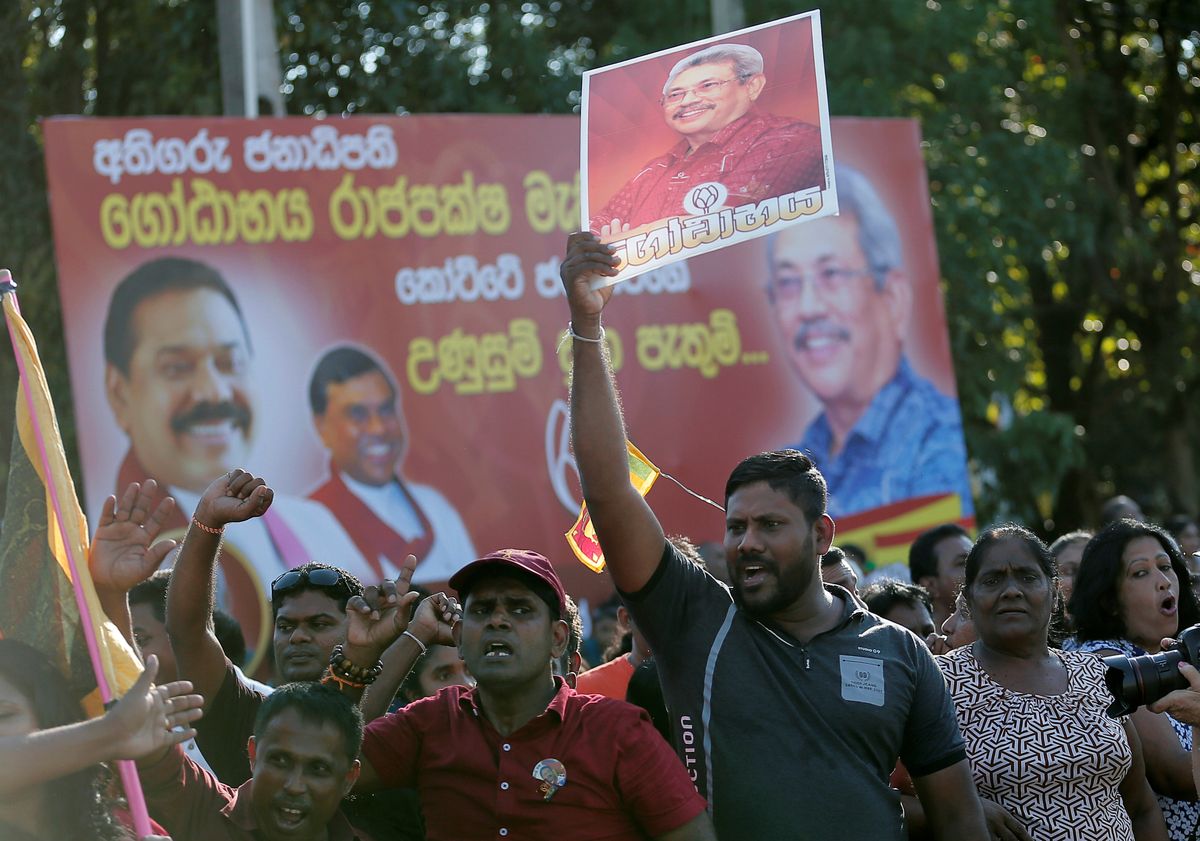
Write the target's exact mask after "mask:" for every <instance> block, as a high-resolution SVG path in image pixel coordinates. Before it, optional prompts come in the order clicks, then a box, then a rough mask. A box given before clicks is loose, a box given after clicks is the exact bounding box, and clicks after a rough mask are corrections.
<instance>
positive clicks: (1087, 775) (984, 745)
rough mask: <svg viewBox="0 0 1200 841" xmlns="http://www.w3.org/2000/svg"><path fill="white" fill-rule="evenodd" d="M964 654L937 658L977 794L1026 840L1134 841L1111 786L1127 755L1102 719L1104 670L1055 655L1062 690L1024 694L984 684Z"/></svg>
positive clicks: (967, 650) (1119, 733)
mask: <svg viewBox="0 0 1200 841" xmlns="http://www.w3.org/2000/svg"><path fill="white" fill-rule="evenodd" d="M972 648H973V646H969V645H968V646H966V647H964V648H959V649H956V650H955V651H952V652H951V653H949V654H946V655H943V656H939V657H938V658H936V659H937V661H938V665H939V666H941V667H942V673H943V674H944V675H945V677H946V684H947V685H948V687H949V689H950V694H951V695H953V696H954V704H955V707H956V708H957V710H958V724H959V727H960V728H961V729H962V733H963V737H964V738H965V739H966V741H967V756H968V758H969V759H970V760H971V771H972V772H973V774H974V776H975V784H976V785H977V786H978V788H979V793H980V794H981V795H982V796H984V797H986V798H988V799H989V800H993V801H995V802H997V803H999V804H1000V805H1001V806H1003V807H1004V808H1005V809H1007V810H1008V811H1009V812H1010V813H1011V814H1012V815H1013V817H1014V818H1016V819H1017V821H1018V822H1019V823H1020V824H1021V825H1022V826H1023V827H1025V831H1026V832H1028V833H1029V835H1030V837H1032V838H1033V839H1034V841H1052V840H1053V841H1096V839H1105V841H1132V839H1133V826H1132V824H1131V823H1130V820H1129V814H1128V813H1127V812H1126V811H1125V804H1124V802H1123V801H1122V800H1121V794H1120V792H1119V790H1118V789H1119V787H1120V785H1121V781H1122V780H1124V779H1125V775H1126V774H1127V773H1128V772H1129V769H1130V767H1131V765H1132V764H1133V753H1132V752H1131V750H1130V748H1129V741H1128V739H1126V737H1125V731H1124V729H1123V727H1122V723H1121V722H1120V721H1116V720H1113V719H1111V718H1109V717H1108V716H1106V715H1105V714H1104V708H1105V707H1106V706H1107V705H1108V703H1109V696H1108V690H1107V689H1106V688H1105V686H1104V667H1103V664H1101V663H1100V662H1099V661H1098V660H1097V659H1096V658H1095V657H1092V656H1090V655H1087V654H1074V653H1067V652H1054V653H1055V654H1056V655H1057V656H1058V657H1059V659H1061V660H1062V663H1063V665H1064V666H1065V667H1066V669H1067V674H1068V683H1067V690H1066V691H1065V692H1063V693H1062V694H1061V695H1026V694H1024V693H1021V692H1014V691H1012V690H1011V689H1006V688H1005V687H1003V686H1001V685H1000V684H998V683H996V682H995V681H994V680H992V679H991V677H989V676H988V674H987V672H986V671H984V669H983V667H982V666H980V665H979V662H978V661H977V660H976V659H975V655H974V653H973V651H972Z"/></svg>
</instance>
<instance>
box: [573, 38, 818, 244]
mask: <svg viewBox="0 0 1200 841" xmlns="http://www.w3.org/2000/svg"><path fill="white" fill-rule="evenodd" d="M766 86H767V76H766V74H765V73H764V68H763V57H762V54H761V53H760V52H759V51H758V50H756V49H754V48H753V47H750V46H746V45H744V44H715V45H713V46H711V47H706V48H705V49H703V50H700V51H699V52H695V53H692V54H691V55H688V56H685V57H684V58H682V59H680V60H679V61H678V62H677V63H676V64H675V66H674V67H673V68H672V69H671V72H670V73H669V74H667V79H666V82H665V83H664V84H663V89H662V96H661V97H660V98H659V100H658V104H659V106H660V107H661V109H662V117H663V119H664V120H665V121H666V123H667V125H668V126H670V127H671V128H672V129H673V130H674V131H675V132H676V133H677V134H678V135H679V138H680V139H679V141H678V142H677V143H676V144H675V145H674V146H672V147H671V149H670V150H669V151H668V152H667V153H666V154H663V155H659V156H657V157H655V158H653V159H651V160H649V161H647V162H646V163H645V164H644V165H643V166H642V167H641V168H640V169H639V170H638V171H637V172H636V173H635V174H634V175H633V177H632V178H630V179H629V180H628V181H626V182H625V184H624V186H623V187H621V189H620V190H618V191H617V193H616V194H615V195H614V196H613V197H612V198H611V199H609V201H608V202H607V203H606V204H605V205H604V207H603V208H602V209H601V210H600V212H599V213H596V214H594V215H593V216H592V217H591V219H590V227H591V230H592V231H593V232H594V233H595V234H597V235H598V236H599V237H600V238H601V239H603V240H605V241H609V240H611V239H615V238H616V237H618V236H619V235H621V234H623V233H626V232H630V231H634V230H637V229H640V228H642V227H645V226H649V225H652V224H653V223H655V222H659V221H662V220H665V219H670V218H672V217H681V216H693V215H697V214H698V213H707V212H711V211H714V210H718V209H720V208H722V207H737V206H739V205H742V204H746V203H747V202H757V201H761V200H762V199H765V198H769V197H771V196H782V195H787V194H789V193H794V192H796V191H797V190H803V189H807V188H809V187H820V188H822V189H824V186H825V178H824V170H823V157H822V152H821V131H820V129H819V128H818V127H817V126H814V125H811V124H809V123H806V122H804V121H803V120H797V119H794V118H792V117H782V116H776V115H774V114H770V113H767V112H766V111H765V110H763V109H762V108H760V107H757V106H756V104H755V103H756V101H757V100H758V98H759V96H760V95H761V94H762V93H763V90H764V88H766ZM702 184H717V185H719V187H720V189H719V190H718V191H717V192H716V195H718V196H720V198H719V199H718V200H717V201H716V202H711V201H709V202H707V203H706V205H705V206H704V207H703V208H699V207H696V206H695V204H694V203H693V202H692V201H691V200H690V199H689V194H690V193H691V192H692V190H694V189H695V188H696V187H697V186H700V185H702ZM709 195H710V196H711V195H713V193H712V192H711V191H710V192H709Z"/></svg>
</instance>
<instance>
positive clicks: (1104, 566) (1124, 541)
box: [1070, 520, 1200, 841]
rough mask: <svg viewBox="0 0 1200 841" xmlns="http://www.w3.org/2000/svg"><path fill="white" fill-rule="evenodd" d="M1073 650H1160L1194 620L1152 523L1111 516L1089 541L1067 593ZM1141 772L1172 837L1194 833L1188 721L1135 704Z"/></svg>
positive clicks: (1198, 810)
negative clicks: (1071, 591) (1075, 646)
mask: <svg viewBox="0 0 1200 841" xmlns="http://www.w3.org/2000/svg"><path fill="white" fill-rule="evenodd" d="M1070 611H1071V615H1072V616H1073V617H1074V619H1075V629H1076V640H1077V641H1078V643H1079V650H1080V651H1086V652H1091V653H1093V654H1097V655H1099V656H1101V657H1107V656H1108V655H1110V654H1124V655H1126V656H1128V657H1136V656H1140V655H1142V654H1147V653H1149V654H1155V653H1158V652H1159V651H1160V650H1161V643H1162V640H1163V638H1164V637H1174V636H1175V635H1176V634H1177V633H1178V632H1179V631H1180V630H1181V629H1183V628H1187V627H1188V626H1190V625H1194V624H1195V623H1196V622H1198V621H1200V609H1198V608H1197V605H1196V597H1195V595H1194V594H1193V592H1192V583H1191V579H1190V578H1189V576H1188V571H1187V566H1186V565H1185V563H1184V560H1183V555H1182V554H1181V553H1180V551H1179V547H1178V545H1177V544H1176V543H1175V541H1174V540H1173V539H1172V538H1171V537H1170V536H1169V535H1168V534H1167V533H1166V532H1165V531H1163V530H1162V529H1160V528H1159V527H1158V526H1153V525H1150V524H1148V523H1139V522H1137V521H1136V520H1118V521H1116V522H1115V523H1112V524H1110V525H1109V526H1108V527H1106V528H1105V529H1104V530H1103V531H1101V532H1100V533H1099V534H1097V535H1096V536H1095V537H1093V538H1092V539H1091V540H1090V541H1088V544H1087V546H1085V547H1084V550H1083V559H1082V561H1081V562H1080V566H1079V573H1078V574H1077V575H1076V577H1075V592H1074V594H1073V595H1072V596H1071V604H1070ZM1130 718H1131V719H1132V720H1133V725H1134V727H1135V728H1136V729H1137V733H1138V737H1139V738H1140V739H1141V741H1142V750H1143V752H1144V753H1145V757H1146V776H1147V777H1148V778H1149V780H1150V785H1151V786H1153V787H1154V790H1155V792H1157V794H1158V802H1159V805H1160V806H1161V807H1162V812H1163V817H1165V818H1166V821H1167V828H1168V829H1169V830H1170V833H1171V838H1172V840H1173V841H1185V839H1193V838H1196V837H1197V836H1198V835H1200V803H1197V802H1196V800H1197V796H1196V783H1195V781H1194V780H1193V778H1192V760H1191V750H1192V728H1190V727H1188V726H1187V725H1186V724H1184V723H1182V722H1180V721H1176V720H1175V719H1173V718H1171V717H1170V716H1168V715H1163V714H1158V713H1153V712H1151V711H1150V710H1148V709H1146V708H1145V707H1142V708H1140V709H1138V710H1137V712H1135V713H1134V714H1133V715H1132V716H1131V717H1130Z"/></svg>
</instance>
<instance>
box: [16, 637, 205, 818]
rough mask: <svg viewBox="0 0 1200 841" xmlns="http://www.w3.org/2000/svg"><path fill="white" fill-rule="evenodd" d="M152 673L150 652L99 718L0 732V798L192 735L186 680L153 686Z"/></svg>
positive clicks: (193, 708)
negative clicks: (121, 694) (133, 680)
mask: <svg viewBox="0 0 1200 841" xmlns="http://www.w3.org/2000/svg"><path fill="white" fill-rule="evenodd" d="M157 671H158V658H156V657H154V656H153V655H151V657H150V658H149V662H148V663H147V664H146V669H145V671H144V672H143V673H142V676H141V677H140V678H139V679H138V681H137V683H135V684H134V685H133V687H132V688H130V690H129V692H127V693H126V694H125V697H123V698H122V699H121V700H120V701H119V702H118V703H117V704H116V705H115V706H113V708H112V709H110V710H109V711H108V712H107V713H105V714H104V715H102V716H100V717H99V718H93V719H89V720H87V721H81V722H78V723H77V724H67V725H64V726H62V727H53V728H50V729H48V730H35V731H34V732H32V733H24V734H19V735H13V736H0V797H7V796H9V795H13V794H16V793H17V792H21V791H27V790H28V789H29V788H30V787H31V786H36V785H41V784H42V783H46V782H49V781H51V780H56V779H58V778H60V777H65V776H67V775H68V774H74V773H75V772H77V771H82V770H83V769H84V768H88V767H90V766H92V765H95V764H96V763H98V762H107V761H109V760H113V759H142V758H143V757H147V756H151V755H155V756H157V755H159V754H161V752H162V751H165V750H166V749H167V748H169V747H170V746H171V745H174V744H178V743H180V742H184V741H187V740H188V739H190V738H191V737H192V736H193V735H195V731H193V730H192V729H191V727H190V725H191V723H192V722H193V721H195V720H196V719H197V718H199V717H200V704H201V699H200V697H199V696H197V695H193V694H191V684H189V683H187V681H176V682H175V683H168V684H165V685H163V686H153V685H152V684H153V681H154V676H155V674H156V673H157ZM176 727H178V728H179V729H178V730H175V728H176Z"/></svg>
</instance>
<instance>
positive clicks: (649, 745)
mask: <svg viewBox="0 0 1200 841" xmlns="http://www.w3.org/2000/svg"><path fill="white" fill-rule="evenodd" d="M450 585H451V586H452V587H453V588H455V589H456V590H457V591H458V595H459V598H460V599H461V600H462V602H463V618H462V621H461V622H459V623H456V624H455V626H454V629H453V634H454V639H455V643H456V644H457V646H458V651H459V656H461V657H462V658H463V660H464V661H465V662H466V664H467V668H468V670H469V671H470V672H471V674H472V675H474V676H475V680H476V686H475V687H474V688H468V687H464V686H451V687H447V688H445V689H442V690H441V691H439V692H438V693H437V694H436V695H434V696H432V697H429V698H422V699H421V700H419V701H415V702H413V703H412V704H409V705H408V706H407V707H405V708H404V709H402V710H400V711H398V712H395V713H391V714H389V715H387V716H384V717H383V718H380V719H377V720H375V721H374V722H372V723H371V725H370V726H369V727H368V728H367V731H366V734H365V736H364V742H363V762H362V775H361V777H360V778H359V782H358V785H357V787H356V788H355V793H356V794H357V793H360V792H362V791H364V790H366V791H370V790H373V789H378V788H387V787H397V786H414V785H415V786H416V787H417V789H418V791H419V792H420V795H421V806H422V809H423V811H424V813H425V821H426V837H427V838H428V840H429V841H461V839H464V838H509V837H511V838H571V839H573V841H589V839H591V840H592V841H599V839H610V838H654V839H664V841H715V838H716V836H715V835H714V834H713V830H712V824H711V822H710V821H709V819H708V816H707V815H706V814H705V813H704V800H703V798H701V797H700V796H699V795H698V794H697V793H696V790H695V788H694V787H693V785H692V781H691V780H690V779H689V777H688V773H687V771H686V770H685V769H684V767H683V766H682V765H681V764H680V763H679V760H678V759H677V758H676V757H675V755H674V754H673V753H672V752H671V748H670V746H669V745H668V744H667V743H666V742H665V741H663V739H662V737H661V736H659V735H658V733H657V732H656V731H655V730H654V727H653V725H652V724H651V723H650V719H649V717H648V716H647V715H646V713H645V712H643V711H642V710H640V709H639V708H637V707H634V706H632V705H630V704H626V703H625V702H623V701H616V700H613V699H611V698H604V697H601V696H597V695H579V694H577V693H576V692H575V691H574V690H573V689H571V688H570V686H568V685H567V684H566V682H565V681H564V680H563V679H562V678H561V677H555V676H554V675H553V673H552V661H554V660H556V659H558V658H559V657H561V656H562V654H563V652H564V650H565V649H566V647H567V643H568V634H569V628H568V625H567V623H566V621H564V618H565V617H566V616H567V597H566V593H565V591H564V590H563V586H562V582H561V581H560V580H559V578H558V574H557V573H556V572H555V571H554V567H553V565H551V563H550V561H549V560H547V559H546V558H545V557H544V556H542V555H540V554H538V553H537V552H533V551H530V550H528V549H503V550H501V551H499V552H493V553H491V554H489V555H485V556H484V557H482V558H480V559H479V560H477V561H473V562H471V563H470V564H468V565H467V566H465V567H463V568H462V569H460V570H459V571H458V572H456V573H455V574H454V576H453V577H452V578H451V579H450ZM348 615H349V627H348V629H347V643H346V646H345V648H344V650H343V651H342V652H341V653H342V657H343V659H342V660H341V661H340V662H339V664H338V666H337V670H334V669H333V667H331V672H332V679H334V680H336V681H337V682H338V683H339V685H340V686H341V687H342V691H343V692H345V693H347V694H348V695H349V696H350V697H354V695H355V694H356V692H358V691H359V688H358V687H356V686H355V684H356V683H362V681H361V680H354V679H351V680H345V679H344V678H342V677H340V676H339V673H340V674H346V673H348V674H349V675H350V676H351V678H353V676H354V675H355V674H360V673H362V672H363V670H364V669H369V668H370V664H372V663H375V662H376V661H377V660H378V658H379V656H380V653H381V652H382V651H383V650H384V649H385V648H386V647H387V646H388V645H390V644H391V642H392V640H394V639H395V638H396V636H397V635H400V634H402V633H403V628H402V626H399V625H397V624H396V620H397V617H398V616H399V615H400V614H398V613H397V612H396V610H395V608H389V609H387V610H383V611H370V610H368V609H366V606H365V604H360V600H351V603H350V605H349V608H348Z"/></svg>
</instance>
